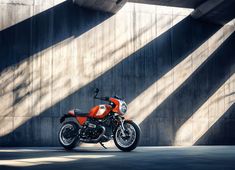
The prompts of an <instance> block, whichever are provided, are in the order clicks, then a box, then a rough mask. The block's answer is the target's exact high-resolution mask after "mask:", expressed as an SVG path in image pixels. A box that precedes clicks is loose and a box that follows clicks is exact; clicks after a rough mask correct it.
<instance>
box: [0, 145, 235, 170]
mask: <svg viewBox="0 0 235 170" xmlns="http://www.w3.org/2000/svg"><path fill="white" fill-rule="evenodd" d="M0 169H1V170H4V169H50V170H53V169H55V170H60V169H63V170H64V169H68V170H72V169H76V170H81V169H86V170H89V169H102V170H104V169H109V170H115V169H117V170H120V169H122V170H125V169H128V170H130V169H135V170H136V169H155V170H156V169H160V170H174V169H177V170H182V169H185V170H188V169H195V170H204V169H205V170H210V169H213V170H217V169H218V170H222V169H223V170H224V169H229V170H232V169H235V146H200V147H199V146H194V147H139V148H137V149H136V150H135V151H133V152H130V153H125V152H120V151H119V150H117V149H107V150H105V149H103V148H77V149H76V150H74V151H72V152H66V151H64V150H62V149H61V148H0Z"/></svg>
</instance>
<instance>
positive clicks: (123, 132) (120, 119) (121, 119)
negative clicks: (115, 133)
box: [118, 116, 126, 137]
mask: <svg viewBox="0 0 235 170" xmlns="http://www.w3.org/2000/svg"><path fill="white" fill-rule="evenodd" d="M118 118H119V121H120V124H121V132H122V135H123V137H126V133H125V130H126V129H125V127H124V120H125V119H124V118H123V117H121V116H119V117H118Z"/></svg>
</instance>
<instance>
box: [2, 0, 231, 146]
mask: <svg viewBox="0 0 235 170" xmlns="http://www.w3.org/2000/svg"><path fill="white" fill-rule="evenodd" d="M27 2H28V1H27ZM28 3H29V5H28V6H27V4H25V5H24V6H26V7H25V8H29V10H28V11H27V10H23V7H22V4H12V3H9V6H8V4H7V3H5V4H1V5H0V6H1V9H4V10H3V11H5V12H4V14H3V16H4V19H3V18H1V22H0V23H1V24H0V25H1V28H2V30H1V32H0V38H1V39H0V47H1V48H0V58H1V62H0V66H1V67H0V69H1V81H0V83H1V84H0V87H1V91H0V92H1V93H0V94H1V98H0V103H1V105H0V106H1V107H0V125H1V129H0V136H1V137H0V146H58V145H59V143H58V140H57V133H58V130H59V127H60V124H59V117H60V116H61V115H63V114H64V113H66V112H67V111H68V110H69V109H72V108H75V107H80V108H82V109H84V110H88V109H89V108H90V107H91V106H92V105H94V104H98V103H97V101H94V100H93V99H92V94H93V89H94V88H95V87H99V88H100V89H101V91H102V94H103V95H114V94H118V95H120V96H124V97H125V98H126V101H127V102H128V104H130V105H129V110H130V111H131V110H133V108H136V109H137V110H134V111H133V113H128V114H130V116H133V119H137V118H138V121H139V123H140V126H141V129H142V132H143V137H142V139H141V144H142V145H174V144H175V138H176V134H177V131H178V129H179V128H180V127H181V126H182V125H183V124H184V123H185V122H187V120H190V117H191V116H192V115H193V114H194V113H196V111H197V109H198V108H200V106H202V105H203V103H205V102H206V101H207V99H208V98H210V96H211V95H213V94H214V93H215V92H216V91H217V89H218V88H219V87H220V86H221V85H223V84H224V82H226V80H227V79H228V78H229V77H230V76H231V75H232V74H233V73H234V71H235V67H234V59H235V57H234V53H233V44H234V34H233V35H232V36H230V34H231V33H232V32H233V30H234V25H233V23H232V24H230V25H228V26H225V27H223V28H221V26H218V25H216V24H210V23H206V22H201V21H197V20H194V19H192V18H191V17H190V16H188V15H189V14H190V13H191V10H189V9H184V10H183V9H178V8H171V7H160V6H153V5H141V4H132V3H130V4H128V3H127V4H126V5H125V6H124V7H123V8H122V9H121V10H120V11H119V12H118V13H117V14H115V15H112V16H111V15H110V14H107V13H103V12H98V11H94V10H89V9H86V8H80V7H78V6H76V5H74V4H73V3H72V2H71V1H66V2H63V3H61V4H59V5H57V6H55V7H53V8H50V9H48V7H52V6H51V5H52V4H54V3H55V1H53V3H52V4H51V3H49V2H48V6H47V5H46V6H44V5H45V4H40V3H39V4H37V5H35V6H34V5H33V3H32V4H31V3H30V2H28ZM18 7H19V9H20V8H21V7H22V11H24V13H23V12H22V13H21V11H19V14H22V16H21V17H19V16H20V15H17V16H15V15H13V13H14V12H12V10H14V11H16V9H17V8H18ZM32 9H33V11H34V12H35V11H40V12H41V13H37V12H35V13H34V12H32V13H31V10H32ZM43 9H48V10H46V11H43ZM42 11H43V12H42ZM35 14H37V15H35ZM13 18H15V19H13ZM23 18H25V19H26V18H28V19H26V20H24V21H22V22H19V21H21V20H22V19H23ZM216 32H217V33H216ZM215 33H216V34H215ZM214 34H215V35H214ZM212 35H214V36H213V37H212ZM210 37H212V40H211V39H210ZM228 37H229V39H228V40H226V38H228ZM209 39H210V40H209ZM225 40H226V41H225ZM224 42H225V43H224ZM216 49H217V51H216ZM213 52H215V53H213ZM224 90H226V93H222V94H221V93H220V94H219V95H218V96H219V98H220V100H219V102H217V101H215V102H212V104H213V105H211V106H213V107H212V108H210V107H209V106H208V107H206V109H209V108H210V111H209V112H208V114H207V115H206V116H205V119H203V121H201V120H197V122H198V124H197V125H199V126H200V122H201V123H203V124H204V123H205V121H206V122H207V124H206V125H207V126H206V127H207V129H206V133H205V135H206V134H207V133H210V132H209V131H210V130H212V133H214V132H213V128H212V129H209V128H210V127H211V125H212V123H211V122H214V120H216V119H217V118H221V114H218V112H217V109H215V108H221V109H218V111H219V113H221V110H222V111H226V109H225V107H224V105H223V104H221V103H227V101H228V100H227V99H228V98H227V94H231V96H230V97H229V102H234V100H233V99H234V98H233V97H234V95H233V94H234V91H235V86H234V82H233V81H231V83H230V84H229V87H228V85H227V84H226V88H224ZM216 94H217V93H216ZM223 94H226V95H223ZM138 97H141V98H140V99H139V98H138ZM215 99H217V98H215ZM133 102H134V104H133ZM131 103H132V105H131ZM150 106H151V107H150ZM227 106H228V105H226V107H227ZM209 115H210V116H209ZM222 115H223V114H222ZM139 118H140V119H139ZM214 118H215V119H214ZM210 120H212V121H211V122H210ZM226 121H228V122H230V123H228V124H227V125H228V127H227V126H226V128H228V129H230V131H229V135H227V138H226V139H225V138H223V137H222V136H221V137H220V135H217V136H218V139H219V140H213V141H214V142H209V141H207V140H206V139H207V138H205V139H204V140H202V141H201V142H200V144H205V143H210V144H223V143H227V140H229V141H230V144H234V142H235V140H234V134H233V133H232V132H233V128H234V126H233V124H232V123H231V122H233V121H234V117H233V116H231V117H229V118H228V120H227V118H226ZM209 122H210V123H209ZM194 123H195V122H191V124H190V123H189V124H190V126H193V124H194ZM217 126H219V125H217ZM208 130H209V131H208ZM188 134H189V136H188V137H187V138H186V140H185V139H184V140H181V139H180V140H179V141H177V142H179V145H184V144H185V142H186V143H188V142H189V143H190V142H191V141H192V137H193V133H192V134H191V133H188ZM230 137H231V138H230ZM208 140H210V139H209V138H208ZM216 141H219V142H216ZM191 143H192V142H191Z"/></svg>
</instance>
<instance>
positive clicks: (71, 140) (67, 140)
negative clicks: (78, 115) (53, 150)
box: [58, 121, 79, 150]
mask: <svg viewBox="0 0 235 170" xmlns="http://www.w3.org/2000/svg"><path fill="white" fill-rule="evenodd" d="M78 130H79V126H78V125H77V124H76V123H75V122H72V121H70V122H65V123H64V124H63V125H62V126H61V128H60V131H59V134H58V138H59V142H60V144H61V145H62V146H63V147H64V148H65V149H66V150H72V149H73V148H75V147H76V146H77V143H78V140H79V139H78V137H77V135H76V136H73V137H66V135H71V133H78ZM66 131H67V132H66ZM66 133H67V134H66ZM68 133H70V134H68Z"/></svg>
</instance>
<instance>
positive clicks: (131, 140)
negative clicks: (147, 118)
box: [114, 121, 140, 152]
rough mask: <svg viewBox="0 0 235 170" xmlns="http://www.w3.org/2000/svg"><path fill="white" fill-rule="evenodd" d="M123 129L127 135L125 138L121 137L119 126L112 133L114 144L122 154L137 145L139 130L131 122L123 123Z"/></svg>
mask: <svg viewBox="0 0 235 170" xmlns="http://www.w3.org/2000/svg"><path fill="white" fill-rule="evenodd" d="M124 127H125V129H126V131H127V133H129V135H128V134H127V136H126V137H123V134H122V133H121V126H119V127H117V129H116V130H115V132H114V143H115V145H116V146H117V148H118V149H120V150H122V151H124V152H130V151H132V150H134V149H135V148H136V147H137V146H138V144H139V140H140V128H139V126H138V125H136V124H135V123H134V122H133V121H125V122H124Z"/></svg>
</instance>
